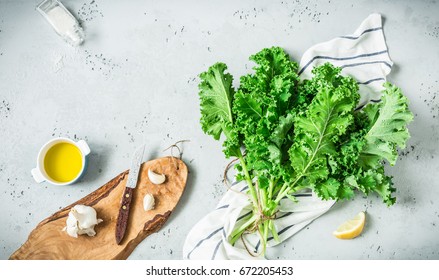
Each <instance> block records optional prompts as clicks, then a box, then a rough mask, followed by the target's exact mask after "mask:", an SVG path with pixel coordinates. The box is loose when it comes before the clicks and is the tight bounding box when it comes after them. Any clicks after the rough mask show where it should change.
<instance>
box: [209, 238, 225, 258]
mask: <svg viewBox="0 0 439 280" xmlns="http://www.w3.org/2000/svg"><path fill="white" fill-rule="evenodd" d="M221 243H223V240H222V239H221V240H220V241H219V242H218V244H216V246H215V250H213V254H212V258H211V260H214V259H215V256H216V253H217V252H218V248H219V246H220V245H221Z"/></svg>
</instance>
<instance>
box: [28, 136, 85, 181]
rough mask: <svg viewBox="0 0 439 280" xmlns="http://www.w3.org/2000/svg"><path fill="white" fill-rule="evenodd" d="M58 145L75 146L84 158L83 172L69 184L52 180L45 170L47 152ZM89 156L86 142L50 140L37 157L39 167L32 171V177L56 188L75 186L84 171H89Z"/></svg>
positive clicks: (64, 139)
mask: <svg viewBox="0 0 439 280" xmlns="http://www.w3.org/2000/svg"><path fill="white" fill-rule="evenodd" d="M58 143H69V144H73V145H75V146H76V147H77V148H78V149H79V151H80V152H81V157H82V158H81V159H82V162H81V163H82V168H81V171H80V172H79V173H78V175H77V176H76V177H75V178H74V179H73V180H71V181H69V182H62V183H60V182H57V181H54V180H53V179H51V178H50V177H49V176H48V175H47V173H46V170H45V169H44V158H45V157H46V153H47V151H49V149H50V148H52V147H53V146H54V145H55V144H58ZM88 154H90V147H89V146H88V145H87V143H86V142H85V141H84V140H79V141H78V142H75V141H73V140H71V139H69V138H63V137H59V138H54V139H52V140H50V141H49V142H47V143H46V144H44V145H43V147H41V149H40V152H39V153H38V157H37V167H36V168H34V169H32V170H31V173H32V176H33V177H34V180H35V181H36V182H37V183H41V182H45V181H46V182H48V183H51V184H52V185H56V186H65V185H70V184H73V183H75V182H76V181H78V180H79V179H80V178H81V177H82V175H83V174H84V171H85V170H86V169H87V164H88V159H87V155H88Z"/></svg>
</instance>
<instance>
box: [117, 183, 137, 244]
mask: <svg viewBox="0 0 439 280" xmlns="http://www.w3.org/2000/svg"><path fill="white" fill-rule="evenodd" d="M133 191H134V189H133V188H127V187H126V188H125V191H124V193H123V196H122V201H121V203H120V208H119V216H118V217H117V223H116V243H117V244H118V245H119V244H120V242H122V239H123V237H124V235H125V231H126V228H127V226H128V217H129V214H130V204H131V199H132V198H133Z"/></svg>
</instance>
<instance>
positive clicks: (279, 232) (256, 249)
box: [254, 224, 295, 253]
mask: <svg viewBox="0 0 439 280" xmlns="http://www.w3.org/2000/svg"><path fill="white" fill-rule="evenodd" d="M293 226H295V224H292V225H289V226H287V227H284V228H283V229H281V230H280V231H278V232H277V235H281V234H282V233H284V232H286V231H287V230H289V229H290V228H292V227H293ZM272 239H274V238H273V237H272V236H270V237H268V238H267V242H268V241H270V240H272ZM260 245H261V241H260V240H259V241H258V243H257V244H256V247H255V251H254V252H255V253H257V252H258V248H259V246H260Z"/></svg>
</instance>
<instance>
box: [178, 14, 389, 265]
mask: <svg viewBox="0 0 439 280" xmlns="http://www.w3.org/2000/svg"><path fill="white" fill-rule="evenodd" d="M325 62H331V63H332V64H334V65H336V66H339V67H341V68H342V73H343V74H344V75H348V76H352V77H354V78H355V79H356V80H357V81H358V82H359V86H360V94H361V100H360V104H359V106H362V105H364V104H366V103H367V102H374V101H375V102H378V101H379V100H380V95H381V94H380V92H381V90H382V88H383V87H382V84H383V83H384V82H385V81H386V76H387V75H388V74H389V73H390V71H391V68H392V65H393V62H392V61H391V60H390V57H389V53H388V50H387V46H386V42H385V39H384V34H383V28H382V21H381V15H379V14H371V15H370V16H368V17H367V18H366V19H365V20H364V21H363V22H362V23H361V25H360V26H359V27H358V28H357V30H356V31H355V32H354V34H351V35H346V36H340V37H337V38H334V39H332V40H330V41H327V42H324V43H320V44H317V45H315V46H313V47H311V48H309V49H308V50H307V51H306V52H305V53H304V55H303V57H302V59H301V61H300V67H299V69H300V70H299V74H300V77H301V78H302V79H308V78H311V77H312V74H311V71H312V69H313V67H314V66H317V65H321V64H323V63H325ZM246 190H247V186H246V183H245V182H239V183H236V184H234V185H233V186H232V188H231V190H228V191H227V192H226V193H225V195H224V197H223V198H222V199H221V200H220V202H219V203H218V206H217V208H216V209H215V210H213V211H212V212H210V213H208V214H207V215H206V216H205V217H204V218H202V219H201V220H200V221H199V222H198V223H196V224H195V225H194V227H193V228H192V229H191V230H190V232H189V234H188V236H187V238H186V241H185V243H184V245H183V258H184V259H212V260H214V259H258V258H263V257H261V256H260V255H258V254H259V252H260V250H261V248H260V247H261V246H260V241H259V236H258V235H257V234H256V233H255V234H247V235H245V237H244V238H243V239H244V242H243V241H242V240H238V241H237V242H236V243H235V244H234V245H232V244H230V242H229V235H230V234H231V233H232V231H233V229H234V228H235V227H239V226H240V225H242V224H243V223H244V222H245V221H246V218H248V217H249V212H250V211H251V205H250V202H249V199H248V196H247V195H246ZM295 196H296V199H297V200H298V202H296V203H294V202H292V201H291V200H289V199H283V200H282V201H281V204H280V206H279V212H278V213H277V214H276V217H275V219H274V220H273V221H274V224H275V227H276V230H277V233H278V235H279V239H280V242H283V241H285V240H287V239H288V238H289V237H291V236H292V235H294V234H296V233H297V232H298V231H300V230H301V229H303V228H304V227H306V226H307V225H308V224H309V223H311V222H312V221H313V220H314V219H316V218H318V217H319V216H321V215H322V214H324V213H326V212H327V211H328V210H329V209H330V208H331V206H332V205H333V204H334V203H335V202H334V201H322V200H320V199H319V198H317V197H316V196H315V195H314V194H313V193H312V192H305V193H298V194H296V195H295ZM278 244H279V243H278V242H276V241H275V240H274V239H273V237H272V236H269V238H268V244H267V247H271V246H275V245H278ZM268 250H269V249H268ZM249 252H250V253H249Z"/></svg>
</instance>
